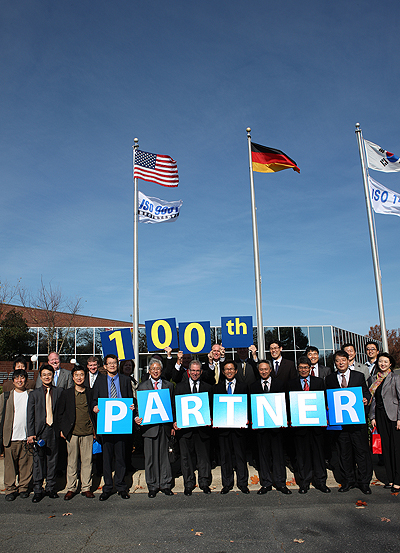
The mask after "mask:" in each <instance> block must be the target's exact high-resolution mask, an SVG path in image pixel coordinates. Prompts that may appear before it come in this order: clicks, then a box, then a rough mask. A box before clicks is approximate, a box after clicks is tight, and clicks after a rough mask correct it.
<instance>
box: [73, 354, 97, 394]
mask: <svg viewBox="0 0 400 553" xmlns="http://www.w3.org/2000/svg"><path fill="white" fill-rule="evenodd" d="M86 368H87V373H86V377H85V386H86V387H87V388H93V386H94V383H95V382H96V378H97V376H98V375H99V362H98V359H97V357H95V356H94V355H91V356H90V357H88V359H87V361H86ZM71 372H72V371H71Z"/></svg>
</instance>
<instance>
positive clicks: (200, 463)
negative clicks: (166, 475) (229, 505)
mask: <svg viewBox="0 0 400 553" xmlns="http://www.w3.org/2000/svg"><path fill="white" fill-rule="evenodd" d="M201 374H202V368H201V363H200V361H191V362H190V364H189V369H188V376H189V378H188V379H186V380H185V381H182V382H180V383H179V384H178V385H177V387H176V390H175V396H179V395H185V394H196V393H202V392H208V393H209V392H210V391H211V386H210V385H209V384H207V383H206V382H203V381H201V380H200V378H201ZM174 428H175V430H177V438H178V440H179V447H180V451H181V469H182V474H183V482H184V486H185V490H184V493H185V495H192V490H193V489H194V487H195V486H196V476H195V472H194V471H195V470H196V467H197V470H198V479H199V488H200V489H201V490H203V492H204V493H206V494H209V493H211V490H210V484H211V462H210V435H211V428H210V427H209V426H199V427H193V428H182V429H179V428H178V427H177V425H176V422H175V423H174Z"/></svg>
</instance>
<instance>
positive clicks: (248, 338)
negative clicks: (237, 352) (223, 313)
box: [221, 317, 253, 348]
mask: <svg viewBox="0 0 400 553" xmlns="http://www.w3.org/2000/svg"><path fill="white" fill-rule="evenodd" d="M221 337H222V345H223V346H224V348H247V347H249V346H251V345H252V344H253V318H252V317H221Z"/></svg>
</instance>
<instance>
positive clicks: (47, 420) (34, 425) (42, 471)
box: [27, 365, 64, 503]
mask: <svg viewBox="0 0 400 553" xmlns="http://www.w3.org/2000/svg"><path fill="white" fill-rule="evenodd" d="M40 377H41V378H40V382H41V386H40V388H36V389H35V390H33V391H32V392H31V393H30V394H29V398H28V408H27V423H28V438H27V442H28V444H35V442H37V441H38V440H44V441H45V445H44V446H43V447H40V446H38V445H35V446H34V448H33V493H34V495H33V498H32V502H33V503H39V501H41V500H42V499H43V496H44V494H45V493H46V495H48V496H49V497H50V498H52V499H56V498H57V497H58V494H57V492H56V469H57V458H58V436H59V430H58V428H57V421H56V417H55V412H56V408H57V404H58V401H59V399H60V397H61V395H62V393H63V391H64V390H63V388H56V387H55V386H53V384H52V381H53V377H54V369H53V367H52V366H51V365H42V366H41V368H40ZM38 380H39V379H38ZM44 479H46V488H45V490H43V480H44Z"/></svg>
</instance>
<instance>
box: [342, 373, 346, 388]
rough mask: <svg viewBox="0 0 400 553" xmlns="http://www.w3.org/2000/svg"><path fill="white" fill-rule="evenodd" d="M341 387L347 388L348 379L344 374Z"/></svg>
mask: <svg viewBox="0 0 400 553" xmlns="http://www.w3.org/2000/svg"><path fill="white" fill-rule="evenodd" d="M341 387H342V388H347V382H346V377H345V376H344V374H342V383H341Z"/></svg>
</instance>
